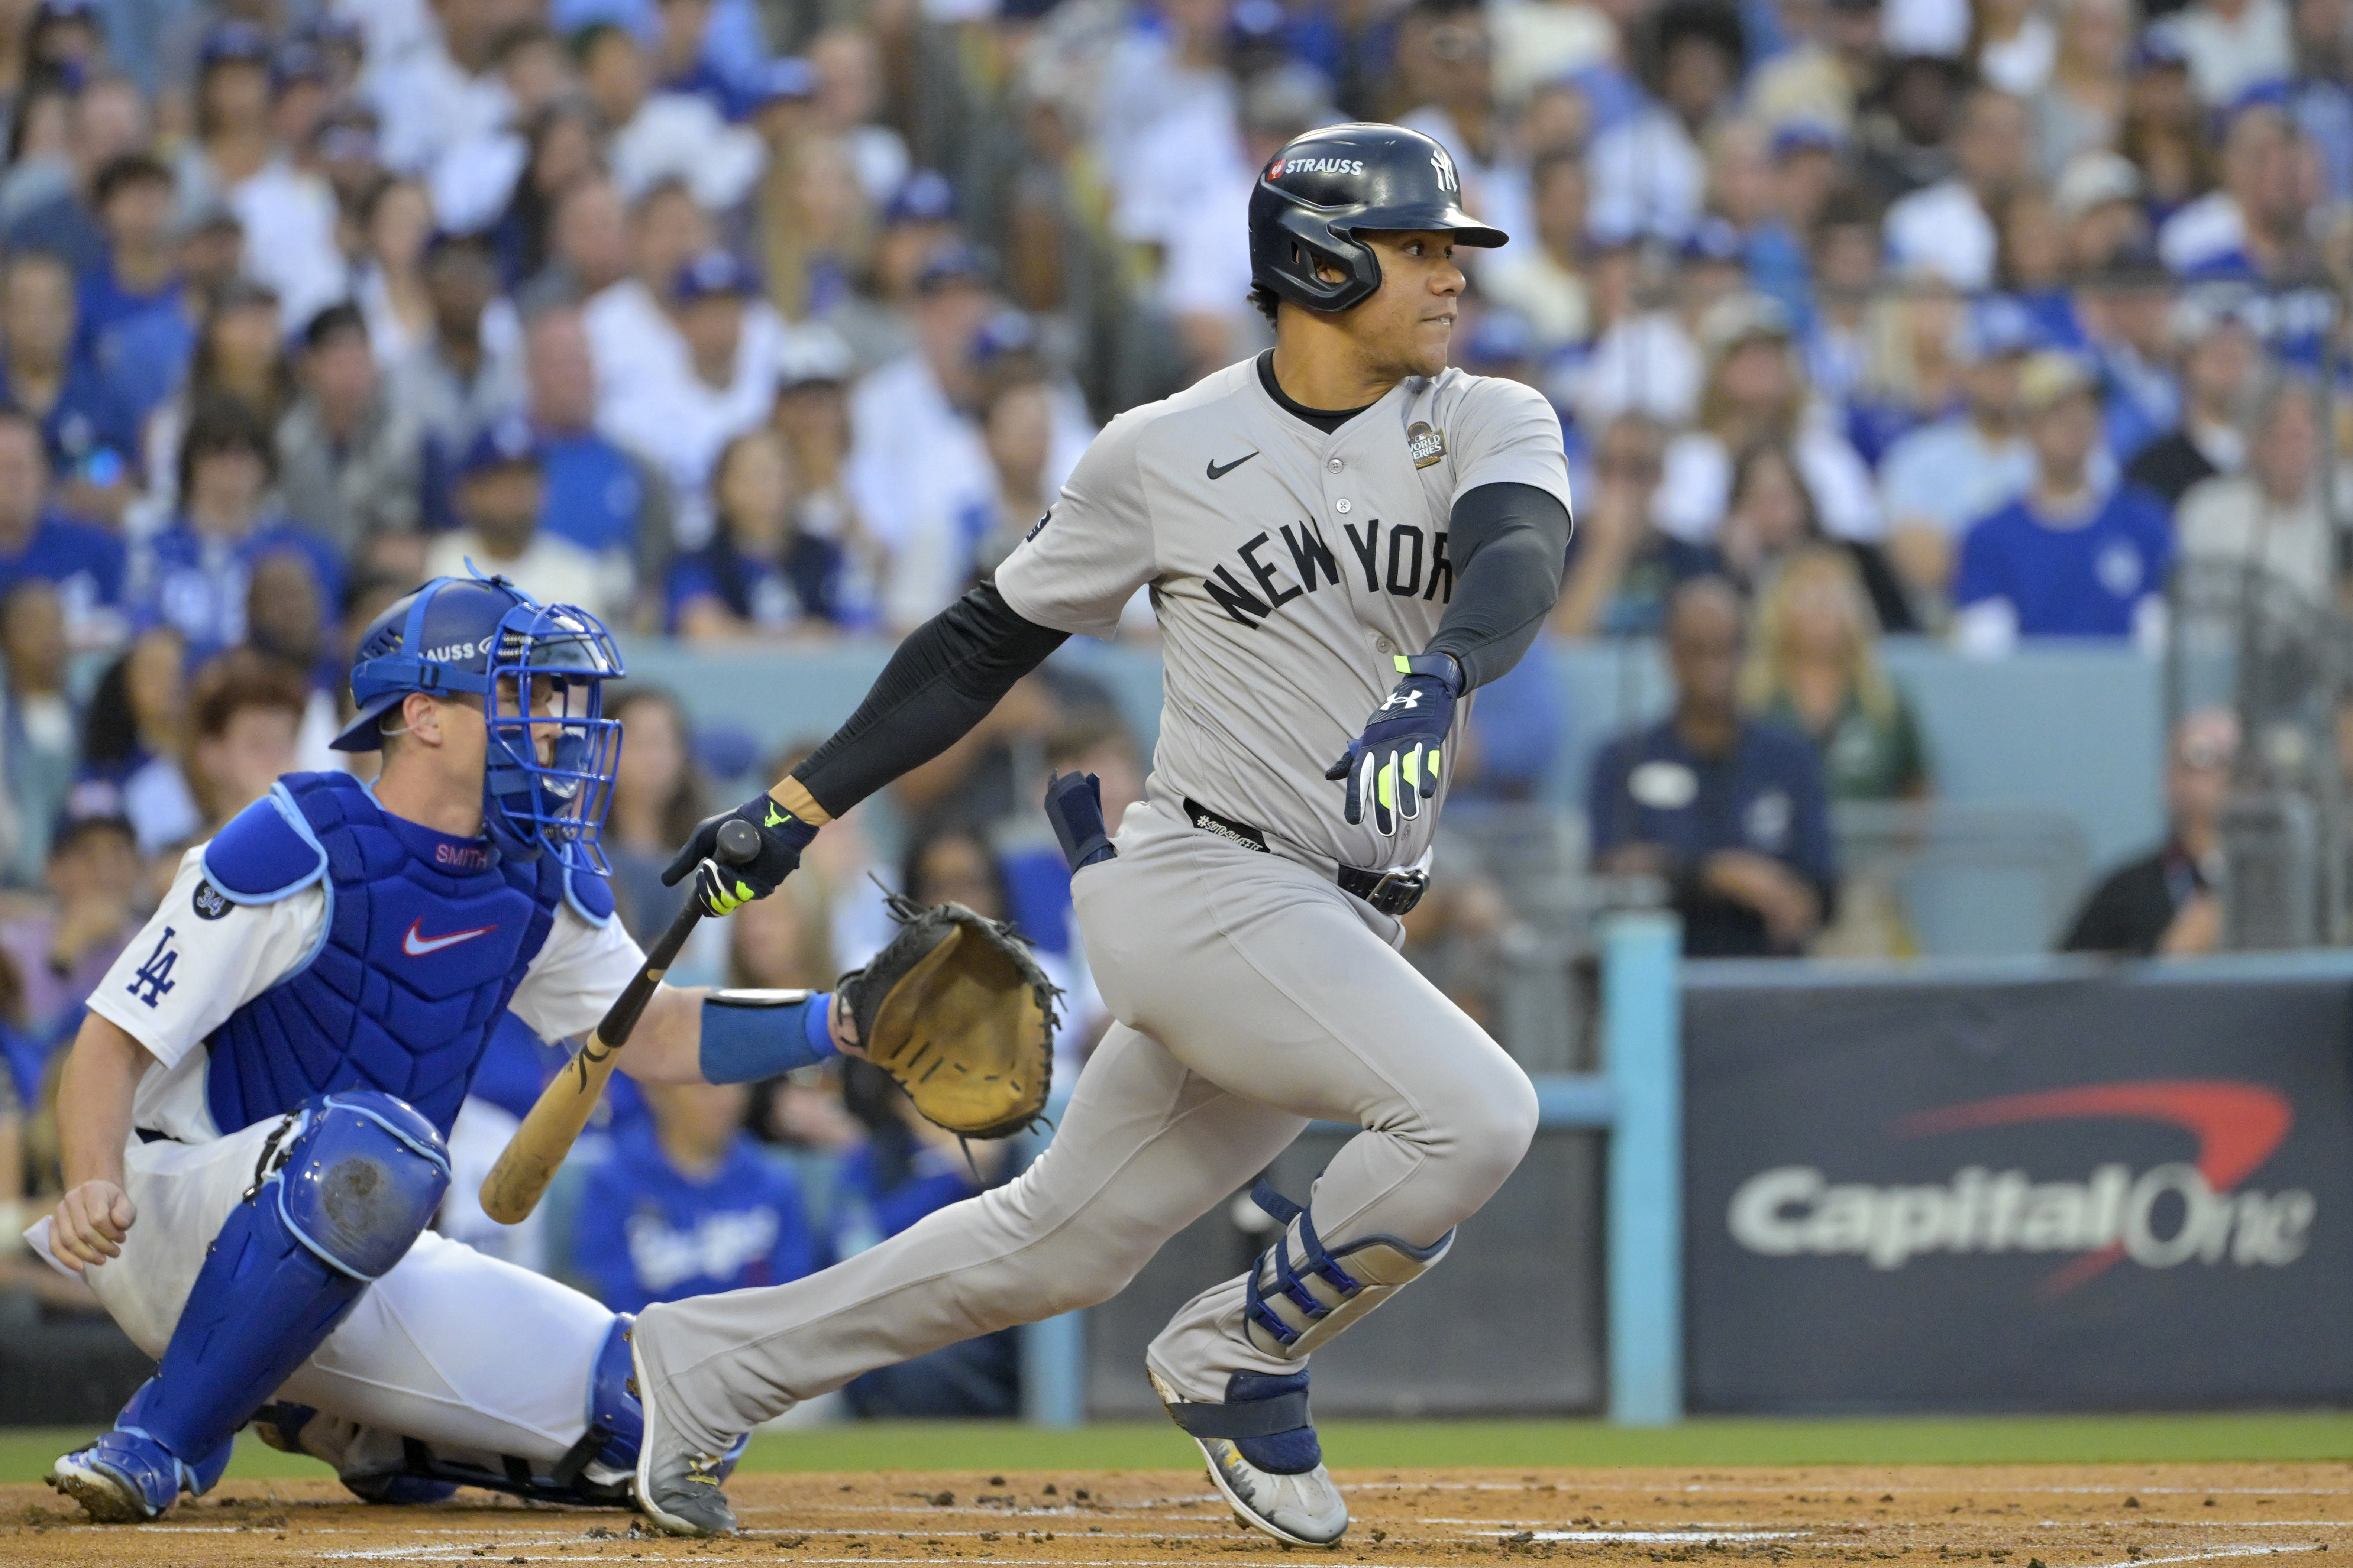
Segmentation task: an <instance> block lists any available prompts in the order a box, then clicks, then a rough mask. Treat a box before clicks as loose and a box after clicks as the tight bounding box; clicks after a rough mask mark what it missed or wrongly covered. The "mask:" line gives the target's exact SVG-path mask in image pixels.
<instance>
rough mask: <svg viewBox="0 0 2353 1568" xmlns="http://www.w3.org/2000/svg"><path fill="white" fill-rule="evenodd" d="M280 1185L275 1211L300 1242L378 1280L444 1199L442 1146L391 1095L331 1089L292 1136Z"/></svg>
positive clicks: (355, 1274)
mask: <svg viewBox="0 0 2353 1568" xmlns="http://www.w3.org/2000/svg"><path fill="white" fill-rule="evenodd" d="M277 1187H278V1193H277V1200H278V1208H279V1212H280V1214H281V1215H284V1216H285V1220H286V1224H287V1226H289V1227H290V1229H291V1230H292V1231H293V1233H294V1235H295V1236H296V1237H298V1238H300V1239H301V1243H302V1245H303V1246H305V1247H309V1248H310V1249H311V1251H312V1252H315V1253H317V1254H318V1255H319V1256H320V1257H321V1258H323V1259H325V1260H326V1262H327V1263H328V1264H329V1265H330V1266H331V1267H332V1268H336V1269H338V1270H340V1271H341V1272H343V1273H344V1274H348V1275H350V1276H351V1277H352V1278H353V1279H362V1280H368V1279H382V1278H383V1277H384V1276H385V1274H386V1273H387V1272H389V1271H390V1270H391V1268H392V1266H393V1265H394V1264H396V1263H397V1262H399V1261H400V1260H401V1258H403V1257H404V1256H405V1255H406V1253H407V1251H408V1248H409V1246H410V1244H411V1243H413V1242H415V1241H416V1239H417V1237H418V1236H419V1235H420V1234H422V1233H423V1231H424V1229H425V1227H426V1226H427V1225H429V1224H431V1223H432V1220H433V1214H434V1211H435V1210H436V1209H438V1208H439V1207H440V1206H441V1195H442V1194H444V1193H446V1192H448V1190H449V1152H448V1150H447V1149H446V1148H444V1147H443V1146H442V1143H441V1134H440V1133H439V1132H438V1131H436V1130H435V1129H434V1126H433V1124H432V1123H431V1122H429V1121H426V1120H425V1118H424V1117H422V1116H420V1115H418V1114H417V1112H416V1111H415V1110H411V1109H410V1108H409V1107H408V1106H407V1105H406V1104H405V1103H403V1102H402V1101H400V1100H396V1099H394V1098H393V1097H392V1096H391V1095H388V1094H384V1093H381V1092H379V1091H377V1090H375V1089H354V1090H350V1091H346V1092H341V1093H336V1094H330V1095H327V1096H325V1097H324V1098H323V1099H322V1100H320V1101H319V1102H318V1104H317V1106H316V1107H315V1108H314V1109H313V1110H311V1112H310V1119H309V1122H308V1125H306V1126H305V1127H304V1128H303V1129H302V1131H301V1133H300V1134H298V1135H297V1136H296V1138H295V1140H294V1144H293V1147H292V1149H291V1150H290V1152H289V1153H288V1155H287V1160H286V1164H285V1167H284V1168H283V1169H282V1170H281V1171H280V1173H279V1174H278V1179H277Z"/></svg>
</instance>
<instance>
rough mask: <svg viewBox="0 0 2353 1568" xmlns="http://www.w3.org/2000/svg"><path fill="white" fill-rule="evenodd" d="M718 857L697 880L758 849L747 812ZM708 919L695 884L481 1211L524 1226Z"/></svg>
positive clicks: (522, 1136) (545, 1101)
mask: <svg viewBox="0 0 2353 1568" xmlns="http://www.w3.org/2000/svg"><path fill="white" fill-rule="evenodd" d="M717 849H718V854H717V857H716V862H717V863H714V861H713V860H711V859H706V860H704V861H703V862H702V865H701V866H700V867H698V868H696V870H695V882H696V883H697V884H699V883H700V882H701V881H702V879H703V878H704V877H706V876H709V877H716V876H717V875H718V874H719V864H721V863H723V864H725V865H729V866H741V865H743V864H744V863H745V862H746V861H749V860H750V859H751V858H753V857H754V856H756V855H757V854H759V852H760V830H759V829H758V828H756V827H754V826H752V825H751V824H750V823H748V822H745V821H744V820H743V819H742V818H741V817H738V818H736V819H734V820H733V821H732V822H723V823H721V824H720V825H719V842H718V846H717ZM701 920H702V889H701V888H700V886H693V885H691V886H690V888H689V890H688V895H687V900H686V904H685V907H684V908H682V909H681V910H679V911H678V915H677V918H676V919H674V920H672V921H670V929H669V930H668V931H663V932H662V934H661V940H660V941H659V942H655V943H654V946H653V951H652V952H649V953H647V954H646V961H645V963H643V964H641V965H640V966H639V967H638V972H637V973H636V974H634V975H632V976H630V978H629V983H628V984H627V985H626V986H624V987H622V989H621V994H620V995H618V996H617V997H615V998H614V999H613V1005H611V1006H610V1007H607V1009H605V1016H604V1018H603V1020H602V1021H601V1022H599V1023H598V1024H597V1026H596V1028H595V1029H593V1030H591V1031H590V1032H589V1035H588V1040H587V1043H586V1044H585V1045H583V1046H582V1047H580V1052H579V1054H578V1055H577V1056H575V1057H574V1058H572V1060H571V1062H570V1064H569V1065H567V1066H566V1067H565V1069H564V1070H563V1071H562V1072H560V1073H557V1074H556V1075H555V1078H554V1081H553V1082H551V1083H550V1084H549V1085H548V1086H547V1087H546V1088H545V1089H542V1090H540V1093H539V1099H538V1100H537V1101H536V1102H535V1103H533V1106H532V1108H531V1114H530V1115H528V1116H526V1117H524V1118H523V1119H522V1126H520V1127H518V1128H516V1129H515V1133H514V1136H513V1137H512V1138H510V1139H508V1140H507V1146H506V1147H505V1148H504V1149H502V1150H501V1151H500V1152H499V1163H497V1164H495V1165H493V1166H491V1173H490V1174H489V1175H487V1176H485V1177H483V1178H482V1193H481V1202H482V1212H483V1213H484V1214H486V1215H490V1216H491V1218H492V1219H494V1220H496V1221H498V1222H499V1223H500V1224H501V1225H521V1224H522V1222H523V1221H524V1220H526V1219H528V1218H530V1217H531V1211H532V1210H533V1209H534V1208H537V1207H538V1206H539V1200H540V1198H541V1196H542V1195H543V1194H545V1193H546V1191H547V1184H548V1183H549V1182H550V1181H552V1180H554V1176H555V1170H556V1167H557V1166H559V1165H561V1164H563V1163H564V1156H565V1155H566V1154H567V1153H570V1152H571V1151H572V1145H573V1143H574V1142H575V1141H576V1140H577V1139H578V1138H579V1136H580V1130H581V1129H582V1128H584V1127H586V1126H587V1125H588V1118H589V1116H590V1115H591V1114H593V1113H594V1112H595V1110H596V1101H597V1100H599V1099H600V1098H602V1097H603V1095H604V1093H605V1080H606V1079H608V1078H611V1077H612V1076H613V1068H614V1065H615V1063H616V1061H617V1058H619V1056H620V1054H621V1047H623V1046H626V1045H628V1043H629V1035H630V1032H631V1031H632V1030H634V1029H636V1028H637V1026H638V1015H639V1014H641V1013H643V1012H644V1011H645V1010H646V1003H647V1002H648V1001H649V1000H650V999H651V998H652V996H653V994H654V987H655V986H657V985H659V984H661V978H662V975H663V974H664V973H667V972H668V971H669V969H670V965H671V964H672V963H676V962H677V961H678V950H679V949H680V948H681V947H684V946H685V945H686V939H687V938H688V937H690V936H692V935H693V934H694V928H695V925H696V923H697V922H698V921H701Z"/></svg>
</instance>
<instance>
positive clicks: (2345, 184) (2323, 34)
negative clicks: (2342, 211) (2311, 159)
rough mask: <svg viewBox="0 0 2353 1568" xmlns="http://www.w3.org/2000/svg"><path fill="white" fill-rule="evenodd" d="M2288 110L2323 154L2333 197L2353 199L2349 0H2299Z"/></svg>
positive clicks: (2352, 71) (2352, 36)
mask: <svg viewBox="0 0 2353 1568" xmlns="http://www.w3.org/2000/svg"><path fill="white" fill-rule="evenodd" d="M2288 110H2289V112H2290V113H2291V114H2293V115H2294V116H2295V121H2296V123H2297V124H2298V125H2300V126H2302V127H2303V128H2304V133H2305V135H2306V138H2307V139H2309V140H2310V142H2312V145H2313V147H2314V148H2315V150H2316V151H2317V152H2318V153H2319V154H2320V157H2321V159H2322V162H2323V163H2324V165H2325V168H2326V172H2327V182H2326V187H2327V196H2328V199H2329V200H2331V201H2335V202H2340V203H2341V202H2353V20H2349V19H2348V14H2347V11H2346V7H2345V0H2296V4H2295V78H2294V79H2293V81H2292V83H2291V85H2290V88H2289V92H2288Z"/></svg>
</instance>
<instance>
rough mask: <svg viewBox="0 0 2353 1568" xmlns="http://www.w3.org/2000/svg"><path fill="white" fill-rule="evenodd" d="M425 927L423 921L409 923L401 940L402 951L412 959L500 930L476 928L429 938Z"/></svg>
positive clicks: (485, 927) (491, 927)
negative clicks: (425, 932) (424, 932)
mask: <svg viewBox="0 0 2353 1568" xmlns="http://www.w3.org/2000/svg"><path fill="white" fill-rule="evenodd" d="M424 925H425V922H424V921H421V920H416V921H409V922H408V933H407V934H406V936H403V937H402V938H401V939H400V951H401V952H405V953H406V954H408V956H409V957H411V958H424V957H426V956H427V955H428V954H431V953H436V952H440V951H441V950H442V949H443V948H445V947H455V946H457V945H458V944H459V942H471V941H473V940H474V939H475V938H476V937H478V936H481V935H484V934H485V933H487V932H490V931H496V930H498V929H499V928H498V927H496V926H476V927H475V928H474V929H473V930H472V931H451V932H450V933H449V934H448V936H427V935H425V934H423V928H424Z"/></svg>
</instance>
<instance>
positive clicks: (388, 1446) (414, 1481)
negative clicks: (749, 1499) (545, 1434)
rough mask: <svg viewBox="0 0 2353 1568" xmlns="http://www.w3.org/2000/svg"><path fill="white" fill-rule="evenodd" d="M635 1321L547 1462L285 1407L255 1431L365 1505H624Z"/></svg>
mask: <svg viewBox="0 0 2353 1568" xmlns="http://www.w3.org/2000/svg"><path fill="white" fill-rule="evenodd" d="M633 1321H635V1320H634V1319H632V1318H631V1317H629V1316H628V1314H626V1313H624V1314H622V1315H621V1316H619V1317H617V1318H615V1319H614V1320H613V1326H612V1329H611V1331H609V1332H608V1333H607V1335H606V1336H605V1342H604V1345H603V1346H602V1348H601V1349H599V1350H598V1352H597V1354H596V1366H595V1367H594V1369H593V1370H592V1371H591V1373H590V1374H589V1379H588V1410H587V1421H588V1425H587V1429H586V1431H585V1432H583V1433H582V1434H581V1436H580V1439H579V1441H577V1442H575V1443H574V1444H573V1445H572V1447H571V1448H570V1450H569V1451H567V1452H566V1453H565V1455H564V1456H563V1458H559V1459H556V1460H554V1462H553V1463H551V1462H549V1461H547V1460H544V1459H542V1460H538V1461H533V1460H530V1459H523V1458H516V1457H514V1456H512V1455H506V1454H492V1453H487V1452H478V1451H474V1450H470V1449H463V1448H453V1447H448V1446H446V1445H443V1446H438V1447H437V1446H434V1445H430V1444H427V1443H424V1442H421V1441H419V1440H418V1439H417V1438H415V1437H404V1436H400V1435H399V1434H398V1433H395V1432H387V1431H385V1430H383V1429H382V1428H380V1427H374V1426H359V1425H357V1424H356V1423H353V1422H351V1421H345V1420H341V1419H339V1418H336V1417H333V1416H329V1415H322V1414H321V1413H319V1412H317V1411H314V1410H311V1409H309V1408H307V1407H305V1406H302V1405H288V1404H284V1403H280V1404H277V1405H266V1406H264V1407H263V1410H262V1413H261V1414H260V1415H258V1416H256V1417H255V1421H254V1426H255V1429H256V1430H257V1431H258V1432H259V1434H260V1435H261V1439H262V1441H263V1442H265V1443H268V1444H269V1446H270V1447H273V1448H280V1449H283V1450H284V1451H286V1452H288V1453H303V1454H309V1455H311V1456H312V1457H313V1458H319V1459H323V1460H325V1461H326V1462H327V1463H328V1464H330V1465H332V1466H333V1467H334V1469H335V1473H336V1474H337V1475H338V1476H339V1477H340V1478H341V1479H342V1480H343V1485H344V1486H345V1487H347V1488H349V1489H351V1490H352V1491H353V1493H354V1494H355V1495H357V1496H359V1497H361V1498H363V1499H364V1500H367V1501H369V1502H398V1503H419V1502H436V1501H438V1500H441V1499H443V1498H446V1497H448V1496H449V1495H450V1494H451V1493H452V1492H454V1491H456V1490H457V1489H458V1488H459V1487H461V1486H463V1487H480V1488H481V1489H484V1490H486V1491H494V1492H505V1493H507V1494H508V1495H510V1496H512V1497H519V1498H525V1499H528V1500H532V1501H533V1502H554V1503H573V1504H580V1505H586V1506H588V1507H607V1508H627V1507H628V1506H629V1503H630V1480H631V1478H632V1475H633V1473H634V1471H635V1470H636V1468H637V1463H638V1445H639V1443H640V1442H641V1441H642V1440H643V1437H644V1435H645V1412H644V1409H643V1407H642V1406H641V1405H639V1403H638V1396H637V1394H635V1393H634V1392H633V1391H632V1389H631V1386H630V1372H629V1344H628V1328H629V1325H630V1323H631V1322H633ZM748 1441H749V1439H748V1438H743V1439H738V1440H737V1441H736V1443H735V1444H734V1446H733V1447H731V1448H729V1449H728V1450H727V1451H726V1452H725V1453H724V1454H723V1455H721V1456H720V1458H719V1463H718V1468H717V1473H718V1475H719V1476H720V1478H721V1479H725V1478H726V1477H727V1476H728V1475H729V1474H730V1473H732V1472H733V1469H734V1468H735V1461H736V1460H737V1459H739V1458H742V1457H743V1454H744V1447H746V1446H747V1444H748Z"/></svg>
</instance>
